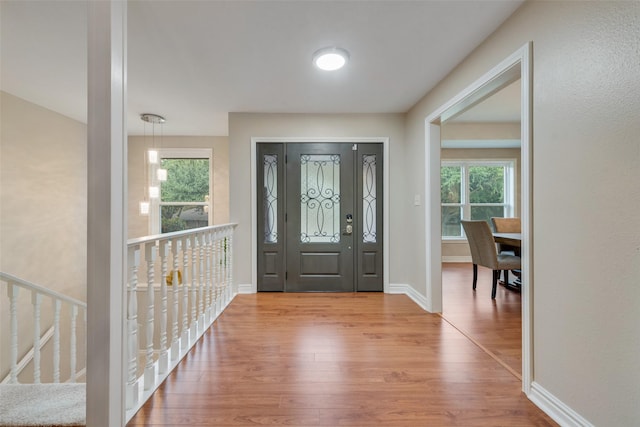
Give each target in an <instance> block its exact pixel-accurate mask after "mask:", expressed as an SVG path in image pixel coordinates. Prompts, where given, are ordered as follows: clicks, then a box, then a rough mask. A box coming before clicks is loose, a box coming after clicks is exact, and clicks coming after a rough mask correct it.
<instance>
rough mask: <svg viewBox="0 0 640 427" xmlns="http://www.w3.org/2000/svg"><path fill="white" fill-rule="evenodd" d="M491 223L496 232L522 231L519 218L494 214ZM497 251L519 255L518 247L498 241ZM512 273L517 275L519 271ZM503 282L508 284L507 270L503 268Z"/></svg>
mask: <svg viewBox="0 0 640 427" xmlns="http://www.w3.org/2000/svg"><path fill="white" fill-rule="evenodd" d="M491 224H492V225H493V230H494V231H495V232H496V233H520V232H521V231H522V224H521V222H520V218H500V217H495V216H494V217H492V218H491ZM498 253H499V254H500V253H501V254H504V255H516V256H520V248H518V247H516V246H510V245H505V244H504V243H498ZM514 274H515V275H516V276H519V272H514ZM504 283H505V284H507V285H508V284H509V270H504Z"/></svg>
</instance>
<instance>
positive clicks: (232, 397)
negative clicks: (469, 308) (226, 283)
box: [129, 293, 555, 427]
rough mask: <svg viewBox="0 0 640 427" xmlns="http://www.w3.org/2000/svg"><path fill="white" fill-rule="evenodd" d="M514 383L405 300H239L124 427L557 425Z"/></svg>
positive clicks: (265, 296)
mask: <svg viewBox="0 0 640 427" xmlns="http://www.w3.org/2000/svg"><path fill="white" fill-rule="evenodd" d="M487 299H489V294H487ZM520 387H521V385H520V381H519V380H518V379H517V378H515V377H514V376H513V375H512V374H511V373H510V372H508V371H507V370H506V369H505V368H504V367H503V366H501V365H500V364H498V363H497V362H496V361H495V360H494V359H492V358H491V357H489V356H488V355H487V354H486V353H485V352H483V351H482V350H481V349H480V348H479V347H478V346H476V345H475V344H473V343H472V342H471V341H470V340H469V339H467V338H466V337H464V336H463V335H462V334H461V333H460V332H459V331H458V330H456V329H455V328H454V327H452V326H451V325H450V324H449V323H447V322H446V321H445V320H443V318H442V317H440V316H439V315H433V314H428V313H425V312H424V311H423V310H422V309H420V308H419V307H418V306H417V305H416V304H415V303H413V302H412V301H411V300H410V299H409V298H408V297H406V296H404V295H386V294H382V293H358V294H351V293H349V294H344V293H341V294H324V293H320V294H315V293H308V294H274V293H260V294H254V295H238V296H237V297H236V298H235V299H234V300H233V302H232V303H231V305H230V306H229V307H228V308H227V309H226V310H225V312H224V313H223V314H222V315H221V316H220V317H219V318H218V320H217V321H216V322H215V323H214V326H213V327H212V328H211V329H209V331H207V333H206V334H205V335H204V337H203V339H202V340H201V341H200V342H199V343H198V344H197V345H196V346H195V347H194V348H193V350H192V351H191V352H190V353H189V354H188V355H187V356H186V357H185V359H184V361H183V362H182V363H181V364H180V365H179V367H178V368H177V369H176V370H175V371H174V372H173V373H172V374H171V375H170V376H169V378H168V379H167V381H166V382H165V383H164V384H163V385H162V386H161V387H160V388H159V389H158V391H157V392H156V393H155V395H154V396H153V397H152V398H151V399H150V400H149V401H148V402H147V403H146V404H145V406H144V407H143V408H142V409H141V410H140V411H139V413H138V414H137V415H136V416H135V417H134V418H133V419H132V420H131V422H130V423H129V425H130V426H141V425H149V426H153V425H171V426H178V425H184V426H198V425H209V426H248V425H291V426H393V427H401V426H411V427H415V426H549V425H555V424H554V423H553V421H552V420H551V419H550V418H549V417H547V416H546V415H545V414H544V413H543V412H542V411H540V410H539V409H538V408H537V407H536V406H535V405H533V404H532V403H531V402H530V401H529V400H528V399H527V398H526V397H525V396H524V395H523V394H522V393H521V391H520Z"/></svg>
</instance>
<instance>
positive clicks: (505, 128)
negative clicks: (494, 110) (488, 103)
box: [440, 122, 520, 140]
mask: <svg viewBox="0 0 640 427" xmlns="http://www.w3.org/2000/svg"><path fill="white" fill-rule="evenodd" d="M440 139H442V140H448V139H450V140H459V139H463V140H472V139H473V140H499V139H517V140H520V122H515V123H488V122H485V123H472V122H462V123H457V122H445V123H443V125H442V127H441V129H440Z"/></svg>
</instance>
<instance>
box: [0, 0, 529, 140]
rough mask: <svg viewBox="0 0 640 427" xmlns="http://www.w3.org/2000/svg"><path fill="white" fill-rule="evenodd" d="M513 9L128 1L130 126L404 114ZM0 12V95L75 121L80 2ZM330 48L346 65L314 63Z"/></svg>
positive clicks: (12, 4) (186, 128)
mask: <svg viewBox="0 0 640 427" xmlns="http://www.w3.org/2000/svg"><path fill="white" fill-rule="evenodd" d="M521 3H522V1H521V0H481V1H478V0H471V1H463V0H460V1H447V0H445V1H435V0H434V1H430V0H429V1H427V0H425V1H418V0H416V1H402V0H387V1H346V0H343V1H331V0H316V1H294V0H289V1H276V0H266V1H255V0H254V1H251V0H245V1H239V0H236V1H222V0H220V1H213V0H211V1H191V0H167V1H149V0H133V1H130V2H129V7H128V24H129V25H128V31H129V33H128V41H129V43H128V53H129V56H128V103H129V106H128V108H129V116H128V120H129V130H130V133H132V134H142V133H143V132H144V124H143V122H142V121H141V120H140V119H139V115H140V113H156V114H161V115H163V116H165V117H166V118H167V123H166V124H165V125H164V128H163V132H164V134H165V135H227V134H228V123H227V121H228V120H227V117H228V113H229V112H280V113H387V112H405V111H407V110H408V109H409V108H410V107H411V106H413V105H414V104H415V103H416V102H417V101H418V100H419V99H420V98H421V97H422V96H423V95H424V94H425V93H427V92H428V91H429V90H430V89H431V88H433V87H434V85H435V84H436V83H438V82H439V81H440V80H441V79H442V78H444V77H445V76H446V75H447V74H448V73H449V72H450V71H451V70H452V69H453V68H454V67H455V66H456V65H457V64H458V63H459V62H460V61H462V60H463V59H464V58H465V57H466V56H467V55H468V54H469V53H470V52H471V51H472V50H473V49H474V48H475V47H476V46H477V45H478V44H479V43H481V42H482V41H483V40H484V39H485V38H486V37H487V36H488V35H489V34H491V33H492V32H493V31H494V30H495V29H496V28H497V27H498V26H499V25H500V24H501V23H502V22H503V21H504V20H505V19H506V18H508V17H509V15H511V13H513V12H514V11H515V10H516V9H517V8H518V7H519V6H520V4H521ZM0 4H1V6H0V7H1V15H2V16H1V43H2V46H1V61H2V64H1V72H2V73H1V74H2V75H1V85H2V90H4V91H6V92H9V93H11V94H14V95H16V96H18V97H21V98H23V99H26V100H28V101H31V102H34V103H36V104H39V105H42V106H44V107H46V108H49V109H52V110H54V111H57V112H59V113H61V114H64V115H66V116H69V117H71V118H74V119H76V120H80V121H83V122H86V94H87V90H86V81H87V78H86V63H87V57H86V47H87V42H86V38H87V31H86V4H85V3H84V2H71V1H60V0H59V1H53V0H52V1H7V0H3V1H2V2H1V3H0ZM332 45H336V46H340V47H343V48H345V49H347V50H348V51H349V52H350V54H351V61H350V62H349V64H348V66H347V67H346V68H345V69H343V70H341V71H338V72H335V73H326V72H321V71H320V70H317V69H315V68H313V66H312V64H311V55H312V54H313V52H314V51H316V50H317V49H319V48H322V47H326V46H332ZM492 121H495V120H492Z"/></svg>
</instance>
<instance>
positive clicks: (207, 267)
mask: <svg viewBox="0 0 640 427" xmlns="http://www.w3.org/2000/svg"><path fill="white" fill-rule="evenodd" d="M204 241H205V247H204V263H203V267H204V274H205V282H204V283H205V289H204V294H205V301H204V305H205V312H206V318H207V325H210V324H211V322H212V321H213V317H212V315H211V289H212V286H211V232H208V231H207V232H206V233H205V235H204Z"/></svg>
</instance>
